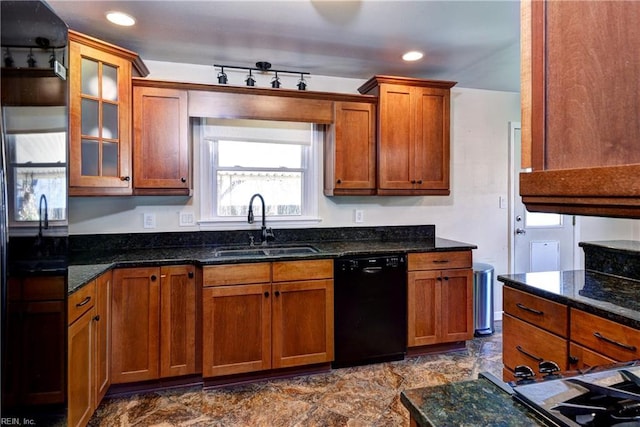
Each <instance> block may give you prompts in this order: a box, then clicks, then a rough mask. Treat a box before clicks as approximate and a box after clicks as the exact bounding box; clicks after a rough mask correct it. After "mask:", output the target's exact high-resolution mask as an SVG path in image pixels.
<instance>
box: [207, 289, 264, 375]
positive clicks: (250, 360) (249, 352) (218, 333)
mask: <svg viewBox="0 0 640 427" xmlns="http://www.w3.org/2000/svg"><path fill="white" fill-rule="evenodd" d="M272 298H273V296H272V295H271V285H270V284H258V285H238V286H220V287H210V288H204V289H203V291H202V299H203V324H202V331H203V341H202V348H203V353H202V363H203V368H202V369H203V376H204V377H212V376H217V375H230V374H238V373H243V372H252V371H260V370H265V369H269V368H270V367H271V299H272Z"/></svg>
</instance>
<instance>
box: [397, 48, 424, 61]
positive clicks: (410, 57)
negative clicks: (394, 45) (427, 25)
mask: <svg viewBox="0 0 640 427" xmlns="http://www.w3.org/2000/svg"><path fill="white" fill-rule="evenodd" d="M423 56H424V55H423V54H422V52H418V51H417V50H412V51H410V52H407V53H405V54H404V55H402V59H404V60H405V61H417V60H418V59H422V57H423Z"/></svg>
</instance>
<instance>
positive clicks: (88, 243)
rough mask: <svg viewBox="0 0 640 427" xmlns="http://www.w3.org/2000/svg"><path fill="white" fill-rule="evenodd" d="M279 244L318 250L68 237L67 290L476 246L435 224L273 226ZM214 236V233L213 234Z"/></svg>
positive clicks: (168, 238)
mask: <svg viewBox="0 0 640 427" xmlns="http://www.w3.org/2000/svg"><path fill="white" fill-rule="evenodd" d="M275 232H276V236H277V241H276V242H274V243H271V245H273V246H277V245H311V246H313V247H314V248H316V249H317V252H316V253H308V254H296V255H284V256H283V255H278V256H266V255H265V256H237V257H217V256H216V254H215V250H216V248H219V247H226V246H230V245H232V246H235V245H244V246H248V239H247V232H246V231H238V232H221V233H186V234H185V235H180V233H161V234H162V235H163V236H160V235H159V234H149V235H140V234H138V235H116V236H71V243H70V246H71V254H70V260H69V264H70V267H69V275H68V289H69V293H72V292H75V291H76V290H77V289H79V288H81V287H82V286H83V285H84V284H86V283H88V282H89V281H91V280H93V279H94V278H96V277H97V276H99V275H100V274H101V273H103V272H105V271H107V270H109V269H111V268H120V267H143V266H160V265H177V264H195V265H199V266H204V265H215V264H234V263H247V262H265V261H274V260H277V259H278V260H279V259H282V260H302V259H318V258H338V257H341V256H353V255H358V254H363V255H364V254H376V253H378V254H383V253H384V254H400V253H409V252H441V251H456V250H471V249H475V248H476V247H477V246H475V245H472V244H468V243H463V242H457V241H454V240H448V239H442V238H437V237H435V235H434V234H435V227H433V226H398V227H368V228H359V227H353V228H349V227H347V228H335V229H334V228H330V229H310V230H275ZM212 236H213V237H212Z"/></svg>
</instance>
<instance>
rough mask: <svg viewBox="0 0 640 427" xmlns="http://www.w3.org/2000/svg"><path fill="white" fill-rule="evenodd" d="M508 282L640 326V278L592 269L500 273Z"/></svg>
mask: <svg viewBox="0 0 640 427" xmlns="http://www.w3.org/2000/svg"><path fill="white" fill-rule="evenodd" d="M498 280H499V281H501V282H503V283H504V284H505V286H509V287H512V288H514V289H518V290H521V291H524V292H527V293H530V294H534V295H537V296H540V297H542V298H546V299H549V300H551V301H555V302H558V303H560V304H564V305H567V306H569V307H573V308H577V309H579V310H582V311H585V312H587V313H591V314H594V315H596V316H600V317H604V318H606V319H609V320H612V321H614V322H617V323H620V324H622V325H625V326H629V327H632V328H635V329H640V299H639V298H638V295H640V281H637V280H631V279H627V278H623V277H619V276H614V275H609V274H603V273H599V272H595V271H589V270H569V271H549V272H538V273H523V274H509V275H500V276H498Z"/></svg>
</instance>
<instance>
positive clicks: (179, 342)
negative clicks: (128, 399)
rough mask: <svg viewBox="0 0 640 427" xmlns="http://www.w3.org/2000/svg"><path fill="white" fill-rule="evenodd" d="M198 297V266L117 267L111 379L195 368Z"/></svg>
mask: <svg viewBox="0 0 640 427" xmlns="http://www.w3.org/2000/svg"><path fill="white" fill-rule="evenodd" d="M196 301H197V298H196V278H195V267H194V266H191V265H177V266H162V267H144V268H121V269H116V270H115V271H114V273H113V295H112V299H111V303H112V307H111V310H112V311H111V313H112V320H111V324H112V329H111V341H112V352H111V362H112V365H111V382H112V383H113V384H120V383H127V382H135V381H146V380H154V379H159V378H165V377H174V376H181V375H188V374H193V373H196V372H197V368H196Z"/></svg>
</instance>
